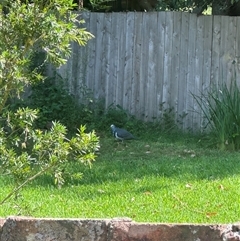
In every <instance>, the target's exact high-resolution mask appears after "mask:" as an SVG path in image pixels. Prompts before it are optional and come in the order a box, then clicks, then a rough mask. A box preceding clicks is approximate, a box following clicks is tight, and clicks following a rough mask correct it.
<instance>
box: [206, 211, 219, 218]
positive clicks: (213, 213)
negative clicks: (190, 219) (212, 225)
mask: <svg viewBox="0 0 240 241" xmlns="http://www.w3.org/2000/svg"><path fill="white" fill-rule="evenodd" d="M216 215H217V212H207V213H206V216H207V218H211V217H213V216H216Z"/></svg>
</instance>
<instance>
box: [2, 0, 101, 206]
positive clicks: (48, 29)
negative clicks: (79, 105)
mask: <svg viewBox="0 0 240 241" xmlns="http://www.w3.org/2000/svg"><path fill="white" fill-rule="evenodd" d="M74 6H75V5H74V4H73V3H72V1H70V0H51V1H42V0H33V1H20V0H9V1H5V0H1V1H0V167H1V168H0V170H1V173H2V174H3V173H4V174H8V175H11V176H12V177H13V178H14V181H15V185H16V186H15V189H14V190H13V191H12V192H11V193H10V194H9V195H8V196H7V197H6V198H4V199H3V200H2V201H0V205H1V204H3V203H4V202H5V201H6V200H8V198H10V197H11V196H12V195H13V194H15V193H16V192H18V191H19V190H20V189H21V188H22V187H23V186H24V185H26V184H27V183H28V182H29V181H32V180H33V179H34V178H36V177H37V176H39V175H42V174H43V173H46V172H49V173H50V174H52V175H54V177H55V182H56V183H57V184H58V185H62V184H63V183H64V178H63V175H62V170H63V169H64V165H66V164H67V163H69V162H71V161H79V162H81V163H82V162H83V163H88V164H90V163H91V162H92V161H93V160H94V159H95V157H96V155H95V153H96V152H97V151H98V149H99V140H98V137H97V136H96V134H95V132H94V131H93V132H90V133H86V132H85V127H84V126H81V127H80V128H79V130H78V133H77V134H76V135H75V136H74V137H72V138H71V139H68V138H67V129H66V128H65V126H63V125H62V124H61V123H58V122H53V123H52V127H51V130H50V131H43V130H38V129H35V128H34V122H35V120H36V119H37V117H38V110H31V109H29V108H20V109H18V110H17V111H16V112H12V111H9V110H8V107H7V105H6V103H7V100H8V99H9V98H14V97H20V95H21V93H22V91H23V90H24V89H25V87H26V86H27V85H30V84H32V83H34V82H37V81H42V80H43V79H44V78H43V76H42V75H41V74H40V72H39V68H40V67H41V66H35V67H34V68H32V64H31V60H32V58H33V56H34V54H35V53H36V52H43V53H44V56H45V59H44V61H43V63H45V62H47V61H49V62H51V63H53V64H55V65H57V66H59V65H61V64H63V63H65V62H66V59H67V57H68V56H69V55H70V53H71V46H70V43H71V42H72V41H76V42H78V43H79V44H80V45H85V44H86V43H87V41H88V40H89V39H90V38H92V37H93V36H92V35H91V34H90V33H89V32H87V31H86V29H84V28H81V24H82V21H81V20H80V19H79V16H78V14H77V13H76V12H73V11H70V10H72V9H73V8H74ZM1 173H0V174H1Z"/></svg>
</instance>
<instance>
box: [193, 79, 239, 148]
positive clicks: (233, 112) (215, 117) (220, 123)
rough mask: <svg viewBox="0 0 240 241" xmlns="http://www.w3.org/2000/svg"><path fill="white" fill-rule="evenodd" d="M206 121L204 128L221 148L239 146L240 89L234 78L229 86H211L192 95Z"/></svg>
mask: <svg viewBox="0 0 240 241" xmlns="http://www.w3.org/2000/svg"><path fill="white" fill-rule="evenodd" d="M194 99H195V100H196V101H197V103H198V105H199V106H200V108H201V110H202V112H203V114H204V117H205V119H206V121H207V124H206V125H205V130H207V131H208V132H210V134H211V135H210V136H211V142H212V143H213V144H216V145H217V147H218V148H219V149H221V150H224V149H231V150H232V149H235V150H237V149H239V148H240V90H239V87H238V86H237V82H236V80H232V82H231V84H230V86H229V87H228V86H227V85H226V84H221V85H219V86H216V85H215V86H213V87H212V88H211V89H210V90H209V91H208V92H207V93H206V94H203V93H202V95H201V96H194Z"/></svg>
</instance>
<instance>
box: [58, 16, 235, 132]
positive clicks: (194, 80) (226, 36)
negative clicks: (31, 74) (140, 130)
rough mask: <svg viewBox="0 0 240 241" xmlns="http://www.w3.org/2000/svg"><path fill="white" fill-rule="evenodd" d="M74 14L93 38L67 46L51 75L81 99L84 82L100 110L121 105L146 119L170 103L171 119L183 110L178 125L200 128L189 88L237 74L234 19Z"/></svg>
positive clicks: (193, 90) (198, 90)
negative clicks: (65, 81) (55, 73)
mask: <svg viewBox="0 0 240 241" xmlns="http://www.w3.org/2000/svg"><path fill="white" fill-rule="evenodd" d="M81 17H82V18H84V19H85V21H86V27H87V30H88V31H90V32H91V33H92V34H93V35H94V36H95V38H94V39H92V40H90V41H89V43H88V44H87V46H86V47H80V46H78V45H77V44H76V43H74V44H73V48H72V49H73V52H72V56H71V57H70V59H69V60H68V62H67V64H66V65H65V66H62V67H61V68H60V69H59V70H58V72H59V73H60V74H61V75H62V76H63V77H64V78H67V79H68V81H69V82H68V83H69V85H70V90H71V91H72V92H73V93H74V94H75V96H79V98H80V96H81V94H80V93H79V94H77V92H78V91H79V92H80V91H81V88H80V87H81V85H85V86H86V87H88V88H90V89H91V90H92V92H93V93H94V96H95V97H96V98H104V99H105V107H106V108H107V107H108V106H109V105H111V104H116V105H120V106H122V107H123V108H124V109H126V110H128V111H129V112H130V113H131V114H133V115H136V116H137V117H138V118H141V119H143V120H146V121H152V120H154V119H156V118H160V117H161V116H162V115H163V113H164V111H166V110H167V109H168V108H172V109H173V114H174V118H175V121H177V120H179V119H181V116H184V114H186V113H187V116H186V117H185V118H184V119H183V123H182V125H181V124H180V126H181V127H182V128H183V129H189V128H190V129H199V128H200V127H201V125H202V121H203V120H202V115H201V111H200V108H199V107H198V106H197V104H196V103H195V102H194V99H193V97H192V95H191V93H193V94H200V93H201V92H202V91H203V92H206V90H207V89H208V88H209V86H210V84H211V83H222V82H227V83H230V81H231V78H232V77H233V73H236V75H237V76H238V75H239V66H240V65H239V64H240V57H239V56H240V53H239V49H240V47H239V42H240V39H239V38H240V30H239V28H238V23H239V22H240V20H239V18H238V17H227V16H224V17H223V16H200V17H198V16H197V15H194V14H190V13H183V12H151V13H140V12H128V13H82V15H81ZM163 103H164V104H163ZM194 111H197V112H194Z"/></svg>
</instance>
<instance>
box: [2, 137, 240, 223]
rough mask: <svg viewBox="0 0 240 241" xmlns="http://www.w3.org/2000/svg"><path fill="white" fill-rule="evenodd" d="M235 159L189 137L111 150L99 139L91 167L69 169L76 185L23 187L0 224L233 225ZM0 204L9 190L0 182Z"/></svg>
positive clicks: (239, 177)
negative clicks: (12, 219)
mask: <svg viewBox="0 0 240 241" xmlns="http://www.w3.org/2000/svg"><path fill="white" fill-rule="evenodd" d="M239 157H240V155H239V153H238V152H227V151H218V150H214V149H209V148H205V147H204V146H203V145H201V142H199V141H198V139H196V138H193V137H189V136H185V137H184V136H177V135H170V136H161V135H160V134H159V135H156V133H155V135H153V136H152V137H151V138H150V137H149V135H145V136H142V137H140V139H139V140H137V141H129V142H125V143H121V142H120V143H118V142H116V141H115V140H114V139H112V138H110V137H108V136H107V137H106V136H104V137H102V138H101V151H100V154H99V157H98V158H97V160H96V162H95V163H94V164H93V167H92V168H91V169H90V168H89V167H83V166H80V165H77V164H75V165H74V166H71V167H69V168H71V169H73V170H74V171H75V172H78V171H82V172H83V179H81V180H78V179H74V178H70V177H68V178H67V183H66V184H65V185H64V186H63V187H62V188H61V189H57V188H56V187H55V186H54V185H53V181H52V179H51V178H49V177H48V176H45V177H42V178H40V179H38V180H36V181H35V182H34V183H32V184H30V185H29V186H27V187H26V188H25V189H24V190H23V191H22V192H21V194H20V196H19V197H18V199H17V200H13V199H12V200H11V201H10V202H8V203H6V204H4V205H3V206H0V216H3V217H5V216H8V215H30V216H35V217H65V218H66V217H77V218H113V217H123V216H124V217H130V218H132V219H133V220H135V221H139V222H140V221H141V222H171V223H173V222H174V223H185V222H188V223H230V222H236V221H238V220H239V219H240V203H239V201H238V197H239V195H240V188H239V186H240V171H239V170H240V158H239ZM0 185H1V189H0V198H1V199H2V198H3V197H4V196H5V195H6V194H7V193H8V192H9V191H10V190H11V188H12V182H11V180H9V179H7V177H5V178H3V177H1V179H0Z"/></svg>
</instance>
